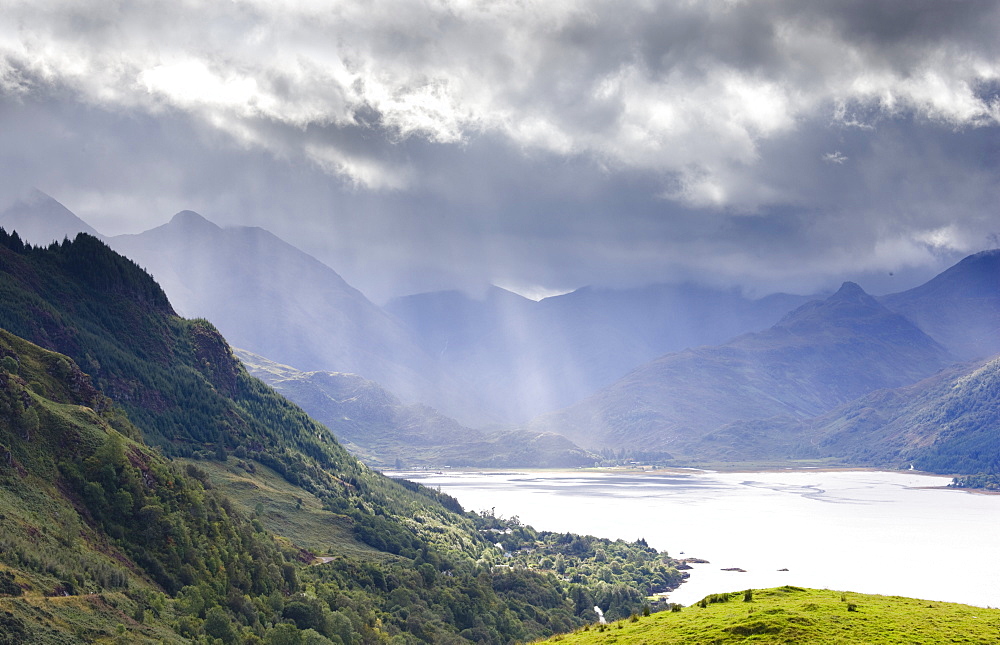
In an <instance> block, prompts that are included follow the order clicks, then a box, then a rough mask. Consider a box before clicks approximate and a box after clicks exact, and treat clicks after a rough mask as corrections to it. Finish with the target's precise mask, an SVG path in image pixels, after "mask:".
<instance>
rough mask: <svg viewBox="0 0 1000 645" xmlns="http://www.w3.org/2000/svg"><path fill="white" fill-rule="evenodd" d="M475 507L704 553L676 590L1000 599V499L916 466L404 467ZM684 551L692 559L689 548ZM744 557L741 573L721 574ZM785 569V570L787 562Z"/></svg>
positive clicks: (546, 526) (682, 595)
mask: <svg viewBox="0 0 1000 645" xmlns="http://www.w3.org/2000/svg"><path fill="white" fill-rule="evenodd" d="M406 477H408V478H409V479H413V480H415V481H419V482H421V483H423V484H425V485H428V486H435V487H436V486H440V487H441V489H442V490H443V491H445V492H447V493H449V494H450V495H453V496H454V497H456V498H458V500H459V501H460V502H461V503H462V505H463V506H464V507H465V508H467V509H474V510H482V509H490V508H495V509H496V513H497V514H499V515H503V516H505V517H510V516H512V515H518V516H519V517H520V518H521V520H522V521H523V522H525V523H527V524H531V525H532V526H534V527H535V528H536V529H539V530H549V531H572V532H575V533H589V534H592V535H597V536H600V537H607V538H612V539H617V538H623V539H626V540H629V541H632V540H636V539H638V538H640V537H644V538H645V539H646V541H647V542H648V543H649V545H650V546H653V547H656V548H657V549H660V550H661V551H667V552H669V553H670V554H671V555H673V556H675V557H691V556H694V557H700V558H704V559H707V560H709V561H710V562H711V564H707V565H695V569H694V570H693V571H692V572H691V574H692V575H691V579H690V580H689V581H688V582H686V583H684V584H683V585H682V586H681V587H680V589H678V590H677V591H675V592H674V593H673V594H671V597H670V600H672V601H674V602H679V603H682V604H685V605H687V604H691V603H694V602H696V601H697V600H699V599H700V598H702V597H703V596H705V595H707V594H709V593H716V592H721V591H737V590H742V589H747V588H763V587H773V586H779V585H783V584H792V585H798V586H804V587H815V588H820V589H823V588H828V589H842V590H851V591H858V592H864V593H878V594H885V595H902V596H912V597H916V598H925V599H929V600H943V601H954V602H964V603H969V604H975V605H982V606H992V607H997V606H1000V548H997V547H998V546H1000V544H998V542H1000V538H998V533H997V529H998V528H1000V522H998V520H1000V496H991V495H976V494H971V493H966V492H962V491H955V490H941V489H940V488H935V489H928V488H926V487H940V486H944V485H945V484H947V483H948V480H947V479H943V478H940V477H931V476H927V475H919V474H912V473H886V472H860V471H836V472H821V471H781V472H757V473H711V472H701V471H691V472H682V473H676V472H671V473H662V474H661V473H647V474H637V473H590V472H587V473H579V472H530V473H494V474H489V473H446V474H421V475H414V474H407V475H406ZM681 554H684V555H681ZM727 567H739V568H742V569H745V570H746V573H738V572H727V571H721V569H722V568H727ZM779 569H788V571H779Z"/></svg>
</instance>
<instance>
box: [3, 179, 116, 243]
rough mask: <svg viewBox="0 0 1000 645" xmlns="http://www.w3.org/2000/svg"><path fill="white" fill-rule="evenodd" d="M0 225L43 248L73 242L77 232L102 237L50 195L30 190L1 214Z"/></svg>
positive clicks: (34, 189)
mask: <svg viewBox="0 0 1000 645" xmlns="http://www.w3.org/2000/svg"><path fill="white" fill-rule="evenodd" d="M0 226H3V228H4V229H6V230H7V232H8V233H9V232H11V231H15V230H16V231H17V233H18V235H19V236H20V237H21V238H22V239H23V240H24V241H25V242H28V243H30V244H33V245H40V246H45V245H48V244H49V243H50V242H60V241H62V239H63V238H69V239H73V238H74V237H76V234H77V233H89V234H90V235H93V236H94V237H101V234H100V233H98V232H97V231H96V230H94V229H93V228H92V227H91V226H90V225H89V224H87V223H86V222H84V221H83V220H82V219H80V218H79V217H77V216H76V215H74V214H73V212H72V211H70V210H69V209H68V208H66V207H65V206H63V205H62V204H60V203H59V202H58V201H57V200H55V199H54V198H52V197H51V196H50V195H48V194H46V193H44V192H42V191H40V190H38V189H37V188H31V189H29V190H27V191H25V192H24V193H23V194H22V195H21V196H20V197H19V198H18V199H17V201H15V202H14V203H13V204H12V205H11V206H10V207H9V208H7V209H6V210H4V211H3V212H0Z"/></svg>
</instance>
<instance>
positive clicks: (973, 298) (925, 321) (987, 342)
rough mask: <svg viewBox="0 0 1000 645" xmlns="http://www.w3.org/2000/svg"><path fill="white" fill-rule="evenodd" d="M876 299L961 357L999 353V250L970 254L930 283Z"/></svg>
mask: <svg viewBox="0 0 1000 645" xmlns="http://www.w3.org/2000/svg"><path fill="white" fill-rule="evenodd" d="M879 301H880V302H882V303H883V304H884V305H885V306H886V307H888V308H889V309H891V310H893V311H896V312H898V313H900V314H903V315H904V316H906V317H907V318H909V319H910V320H912V321H913V322H914V323H915V324H916V325H917V326H918V327H920V328H921V329H923V330H924V331H925V332H927V334H928V335H929V336H931V337H932V338H934V339H935V340H937V341H938V342H939V343H941V344H942V345H944V346H945V347H947V348H948V349H949V350H950V351H951V352H952V353H953V354H955V355H956V356H958V357H960V358H962V359H963V360H974V359H979V358H986V357H989V356H992V355H994V354H997V353H1000V249H994V250H991V251H982V252H980V253H976V254H974V255H970V256H969V257H967V258H965V259H963V260H962V261H960V262H959V263H958V264H956V265H955V266H953V267H951V268H949V269H947V270H946V271H943V272H942V273H941V274H939V275H937V276H936V277H934V278H933V279H931V280H929V281H928V282H926V283H924V284H922V285H920V286H918V287H914V288H913V289H909V290H907V291H903V292H901V293H894V294H890V295H887V296H883V297H881V298H879Z"/></svg>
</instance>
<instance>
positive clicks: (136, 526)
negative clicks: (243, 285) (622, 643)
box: [0, 232, 682, 643]
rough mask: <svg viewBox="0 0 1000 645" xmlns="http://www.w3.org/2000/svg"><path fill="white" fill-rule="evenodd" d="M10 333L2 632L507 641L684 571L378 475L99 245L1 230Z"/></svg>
mask: <svg viewBox="0 0 1000 645" xmlns="http://www.w3.org/2000/svg"><path fill="white" fill-rule="evenodd" d="M0 327H3V328H4V329H6V330H7V331H6V332H4V334H3V336H2V339H0V340H2V344H0V348H2V350H0V351H2V358H0V360H2V361H3V364H2V366H0V367H2V370H0V373H2V379H3V383H2V385H3V392H2V394H3V400H4V407H3V408H2V410H0V415H2V419H0V426H2V430H3V434H2V439H0V442H2V453H0V457H2V459H0V476H2V480H0V482H2V483H0V487H2V495H3V496H2V499H3V500H4V501H3V505H4V506H3V510H2V511H0V526H2V532H0V534H2V535H3V536H5V539H7V540H8V543H7V544H6V547H5V548H4V549H3V551H2V553H0V574H2V578H3V580H0V582H2V583H3V590H2V591H0V596H3V597H2V598H0V611H3V612H5V613H4V614H3V615H4V616H6V618H3V620H2V621H0V634H2V635H3V636H4V637H5V638H7V639H8V640H12V641H13V642H19V641H20V640H23V639H24V638H30V639H32V640H36V641H38V642H46V641H48V642H60V643H63V642H91V641H93V640H100V639H106V640H109V641H111V640H114V639H118V640H120V641H122V642H137V641H141V640H142V639H147V640H151V641H164V640H170V639H175V640H176V639H181V638H191V639H206V638H216V639H219V640H221V641H222V642H225V643H238V642H246V643H255V642H262V641H263V642H268V643H285V642H291V643H307V642H308V643H326V642H334V643H382V642H400V643H408V642H435V643H437V642H466V641H476V642H487V643H509V642H515V641H524V640H529V639H532V638H536V637H539V636H543V635H546V634H551V633H554V632H556V631H562V630H566V629H571V628H574V627H575V626H579V625H582V624H584V623H585V622H587V621H590V620H593V618H594V614H593V607H594V605H595V604H598V603H600V604H601V606H604V607H606V608H607V610H608V612H613V613H614V614H615V615H621V616H624V615H628V614H629V613H631V612H634V611H638V610H640V609H641V607H642V606H643V604H644V603H645V597H646V595H647V594H649V593H651V592H654V591H662V590H665V589H666V588H668V587H670V586H674V585H676V584H678V583H679V582H680V581H681V580H682V576H681V574H680V573H679V572H678V571H677V569H676V568H675V567H674V564H675V563H674V561H673V560H671V559H670V558H668V557H667V556H666V555H665V554H659V553H656V552H655V551H654V550H652V549H649V548H648V547H646V545H645V544H644V543H641V542H635V543H631V544H627V543H624V542H615V543H612V542H608V541H607V540H596V539H593V538H582V537H579V536H563V537H559V538H558V539H555V538H553V537H552V536H549V535H547V534H543V533H537V532H535V531H534V530H533V529H530V528H529V527H521V526H520V525H519V523H517V522H516V520H513V521H510V520H503V519H502V518H495V517H492V516H489V515H485V516H484V515H480V514H476V513H466V512H464V510H463V509H462V508H461V507H460V506H459V505H458V503H457V502H456V501H455V500H454V499H452V498H450V497H448V496H446V495H442V494H440V493H436V492H434V491H431V490H428V489H426V488H423V487H420V486H418V485H416V484H411V483H408V482H396V481H393V480H390V479H387V478H385V477H383V476H381V475H379V474H377V473H374V472H373V471H371V470H369V469H368V468H366V467H365V466H363V465H362V464H361V463H359V462H358V461H357V460H355V459H354V458H352V457H351V456H350V455H348V454H347V453H346V451H345V450H344V449H343V448H342V447H341V446H340V445H339V444H338V443H337V441H336V440H335V439H334V438H333V436H332V435H331V434H330V432H329V431H328V430H327V429H326V428H324V427H323V426H321V425H319V424H317V423H315V422H314V421H312V420H311V419H310V418H309V417H308V416H306V415H305V414H304V413H303V412H302V411H301V410H299V409H298V408H297V407H295V406H294V405H292V404H291V403H289V402H288V401H286V400H284V399H283V398H281V397H280V396H278V395H277V394H275V393H274V391H273V390H271V389H270V388H269V387H267V386H266V385H264V384H263V383H261V382H260V381H258V380H256V379H254V378H252V377H250V376H249V375H248V374H247V373H246V371H245V370H244V369H243V367H242V366H241V365H240V363H239V362H238V361H237V360H235V358H234V357H233V355H232V351H231V349H230V348H229V346H228V345H227V344H226V342H225V340H224V339H223V338H222V337H221V336H220V335H219V334H218V333H217V332H216V331H215V329H214V328H213V327H212V325H211V324H210V323H208V322H207V321H201V320H195V321H188V320H183V319H181V318H178V317H177V316H175V315H174V314H173V311H172V309H171V307H170V304H169V303H168V302H167V299H166V297H165V296H164V295H163V292H162V291H161V290H160V289H159V287H158V286H157V285H156V283H155V282H153V280H152V279H151V278H150V277H149V276H148V275H147V274H146V273H145V272H143V271H141V270H140V269H139V268H138V267H137V266H136V265H135V264H134V263H132V262H130V261H129V260H127V259H125V258H123V257H121V256H119V255H117V254H115V253H113V252H112V251H110V250H109V249H108V248H107V247H106V246H105V245H104V244H102V243H101V242H100V241H98V240H96V239H95V238H93V237H90V236H87V235H80V236H78V237H77V238H76V239H75V240H74V241H66V242H63V243H60V244H53V245H52V246H50V247H48V248H45V249H41V248H33V247H30V246H25V245H24V244H23V242H22V241H21V240H20V238H19V237H18V236H17V235H16V234H13V233H12V234H7V233H5V232H0ZM15 334H16V335H15ZM18 336H23V337H26V338H27V339H28V340H30V341H32V342H33V343H37V344H38V345H42V346H44V347H45V348H47V349H42V348H41V347H38V346H36V345H34V344H31V343H29V342H26V341H24V340H22V339H21V338H19V337H18ZM55 351H58V352H62V353H63V354H57V353H55ZM88 372H89V373H90V375H88V374H87V373H88ZM91 375H92V376H91ZM150 446H153V447H150ZM171 457H173V458H174V459H175V460H174V461H171V459H170V458H171ZM225 473H228V475H226V476H224V474H225ZM508 530H509V531H510V533H507V531H508ZM496 531H500V532H501V533H503V534H504V535H508V536H512V537H509V538H504V540H506V541H507V542H508V544H507V546H508V547H509V548H508V549H506V550H501V549H500V548H498V547H497V546H496V545H495V542H497V540H495V539H494V538H493V536H494V535H496ZM11 536H13V537H11ZM515 540H516V541H515ZM319 554H321V555H322V556H323V557H322V558H318V557H317V555H319ZM508 554H509V555H510V557H507V556H508ZM557 562H559V564H558V565H557ZM316 563H319V564H316ZM26 635H27V636H26Z"/></svg>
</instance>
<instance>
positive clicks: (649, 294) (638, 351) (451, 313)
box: [386, 284, 808, 419]
mask: <svg viewBox="0 0 1000 645" xmlns="http://www.w3.org/2000/svg"><path fill="white" fill-rule="evenodd" d="M807 300H808V298H806V297H803V296H791V295H787V294H774V295H771V296H768V297H766V298H761V299H759V300H751V299H748V298H745V297H744V296H742V295H741V294H739V293H738V292H735V291H725V290H716V289H710V288H705V287H696V286H693V285H667V284H660V285H652V286H648V287H642V288H636V289H598V288H592V287H585V288H582V289H578V290H576V291H573V292H572V293H568V294H564V295H561V296H553V297H550V298H545V299H543V300H541V301H539V302H534V301H531V300H528V299H526V298H523V297H521V296H518V295H516V294H513V293H511V292H509V291H505V290H503V289H500V288H498V287H494V288H492V289H490V290H489V291H488V292H487V293H486V295H485V297H484V298H481V299H477V298H472V297H470V296H467V295H465V294H462V293H459V292H455V291H452V292H434V293H425V294H416V295H412V296H406V297H404V298H396V299H394V300H392V301H390V302H389V303H388V304H387V305H386V308H387V309H388V310H389V311H390V312H392V313H393V314H395V315H396V316H397V317H398V318H400V319H401V320H403V321H405V322H406V323H408V324H409V325H410V327H411V328H413V329H414V331H415V334H416V336H417V337H418V338H420V339H421V341H422V343H423V346H424V347H425V349H427V351H428V353H431V354H433V355H435V356H438V357H439V358H440V360H441V361H442V362H443V363H444V364H445V365H446V366H447V369H449V370H450V371H452V372H453V373H455V374H459V375H461V377H462V378H463V379H464V380H468V381H470V382H473V383H476V384H477V386H478V388H479V389H481V390H485V391H487V392H491V393H492V396H493V397H494V400H495V405H497V406H506V411H507V415H508V416H509V417H511V418H515V419H516V418H519V417H520V418H525V417H526V416H531V415H533V414H538V413H541V412H545V411H549V410H554V409H557V408H559V407H563V406H565V405H568V404H571V403H574V402H576V401H578V400H580V399H581V398H583V397H585V396H588V395H589V394H591V393H593V391H594V390H596V389H598V388H600V387H604V386H606V385H609V384H611V383H613V382H614V381H615V380H617V379H618V378H620V377H622V376H624V375H625V374H627V373H628V372H629V371H631V370H632V369H633V368H635V367H636V366H638V365H641V364H643V363H645V362H647V361H650V360H652V359H654V358H657V357H659V356H662V355H663V354H665V353H667V352H671V351H678V350H682V349H684V348H687V347H694V346H700V345H707V344H715V343H721V342H723V341H726V340H728V339H730V338H732V337H734V336H737V335H739V334H741V333H744V332H748V331H753V330H756V329H763V328H766V327H768V326H770V325H772V324H774V322H776V321H777V320H778V319H779V318H780V317H781V316H782V315H784V314H785V313H786V312H788V311H789V310H791V309H792V308H794V307H795V306H797V305H800V304H802V303H803V302H805V301H807Z"/></svg>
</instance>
